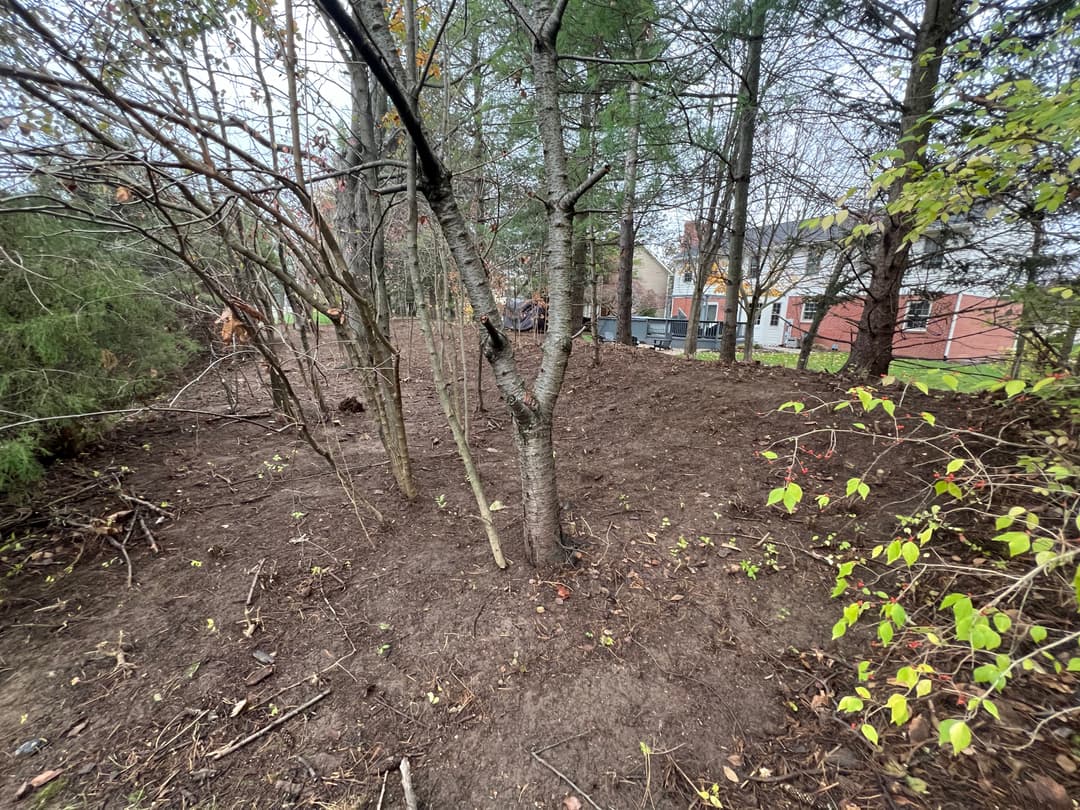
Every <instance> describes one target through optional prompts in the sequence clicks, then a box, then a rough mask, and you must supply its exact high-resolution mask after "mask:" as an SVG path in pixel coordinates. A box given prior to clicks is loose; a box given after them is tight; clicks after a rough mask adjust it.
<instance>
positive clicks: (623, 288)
mask: <svg viewBox="0 0 1080 810" xmlns="http://www.w3.org/2000/svg"><path fill="white" fill-rule="evenodd" d="M640 104H641V83H640V82H639V81H638V80H637V78H636V77H635V78H632V79H631V80H630V90H629V116H630V130H629V132H628V133H627V145H626V178H625V180H626V186H625V189H624V191H623V200H622V211H621V216H620V219H619V275H618V280H617V282H616V305H615V319H616V324H615V340H617V341H618V342H619V343H625V344H626V345H630V344H632V343H633V342H634V338H633V334H632V329H631V325H632V322H633V316H634V237H635V235H636V234H635V232H634V207H635V202H636V200H635V197H636V195H637V167H638V139H639V136H640V133H641V115H640V112H641V110H640Z"/></svg>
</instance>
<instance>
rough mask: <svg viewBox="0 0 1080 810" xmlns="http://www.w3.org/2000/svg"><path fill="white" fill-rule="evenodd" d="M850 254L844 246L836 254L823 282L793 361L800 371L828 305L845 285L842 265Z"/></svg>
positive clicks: (804, 364)
mask: <svg viewBox="0 0 1080 810" xmlns="http://www.w3.org/2000/svg"><path fill="white" fill-rule="evenodd" d="M850 255H851V251H850V248H844V249H843V250H841V251H840V252H839V253H838V254H837V256H836V261H835V262H834V263H833V268H832V272H831V273H829V280H828V281H826V282H825V291H824V292H823V293H822V294H821V296H820V298H819V299H818V305H817V309H816V310H815V311H814V317H813V318H812V319H811V321H810V328H809V329H807V330H806V334H805V335H804V336H803V339H802V342H801V345H800V346H799V359H798V361H797V362H796V363H795V368H797V369H799V370H800V371H806V365H807V363H809V362H810V352H811V351H813V349H814V340H815V339H816V338H817V333H818V330H819V329H820V328H821V322H822V321H823V320H825V315H826V314H827V313H828V311H829V307H831V306H833V305H834V304H835V303H836V301H837V296H838V295H839V294H840V291H841V290H842V289H843V288H844V287H845V286H846V282H847V280H846V279H845V278H844V265H845V264H846V263H847V260H848V257H849V256H850Z"/></svg>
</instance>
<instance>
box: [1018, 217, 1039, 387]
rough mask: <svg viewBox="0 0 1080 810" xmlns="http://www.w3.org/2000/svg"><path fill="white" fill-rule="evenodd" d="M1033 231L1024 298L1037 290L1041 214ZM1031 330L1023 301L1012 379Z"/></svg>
mask: <svg viewBox="0 0 1080 810" xmlns="http://www.w3.org/2000/svg"><path fill="white" fill-rule="evenodd" d="M1031 227H1032V229H1033V231H1034V232H1033V233H1032V236H1031V255H1030V256H1028V257H1027V259H1026V260H1025V261H1024V298H1025V299H1028V298H1030V297H1031V296H1032V295H1033V294H1034V293H1035V291H1036V290H1037V287H1036V282H1037V281H1038V278H1039V269H1040V267H1041V266H1042V261H1043V258H1042V252H1043V242H1044V240H1045V238H1046V224H1045V222H1044V221H1043V217H1042V215H1041V214H1038V215H1036V216H1035V217H1034V218H1033V219H1032V221H1031ZM1030 330H1031V307H1030V306H1029V302H1028V301H1025V304H1024V308H1023V309H1022V310H1021V312H1020V327H1019V329H1017V332H1016V354H1015V355H1014V357H1013V364H1012V370H1011V371H1010V372H1009V376H1010V377H1012V378H1013V379H1018V378H1019V377H1020V372H1021V369H1022V368H1023V366H1024V351H1025V349H1026V348H1027V336H1028V332H1029V331H1030Z"/></svg>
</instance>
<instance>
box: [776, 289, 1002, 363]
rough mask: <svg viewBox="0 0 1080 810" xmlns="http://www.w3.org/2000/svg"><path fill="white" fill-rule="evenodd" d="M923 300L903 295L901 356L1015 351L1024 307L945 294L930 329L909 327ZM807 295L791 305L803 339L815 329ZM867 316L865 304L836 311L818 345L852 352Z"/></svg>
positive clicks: (966, 356)
mask: <svg viewBox="0 0 1080 810" xmlns="http://www.w3.org/2000/svg"><path fill="white" fill-rule="evenodd" d="M919 300H922V299H921V298H920V297H919V296H914V295H903V296H901V297H900V315H899V318H898V319H897V331H896V335H895V337H894V338H893V353H894V355H895V356H896V357H905V358H913V359H922V360H975V359H983V358H989V357H1000V356H1001V355H1004V354H1005V353H1007V352H1009V351H1010V350H1011V349H1012V347H1013V343H1014V341H1015V334H1014V332H1013V330H1012V329H1011V328H1010V327H1009V324H1012V323H1015V320H1016V318H1017V315H1018V308H1017V307H1016V306H1013V305H1009V304H1007V303H1005V302H1002V301H1000V300H999V299H995V298H988V297H984V296H978V295H971V294H965V293H959V294H956V293H954V294H950V295H943V296H940V297H939V298H937V299H935V300H934V301H933V302H932V304H931V308H930V315H929V318H928V320H927V323H926V328H925V329H909V328H907V325H906V321H907V311H908V304H909V303H910V302H914V301H919ZM802 308H803V296H799V295H797V296H792V297H791V298H790V299H789V301H788V308H787V312H786V317H787V319H788V320H789V321H790V322H791V324H792V326H791V337H793V338H794V339H795V340H796V341H798V340H801V339H802V337H803V336H804V335H805V334H806V332H807V330H808V329H809V328H810V322H809V321H804V320H802ZM861 314H862V302H861V301H849V302H845V303H843V304H838V305H836V306H834V307H832V308H831V309H830V310H829V312H828V313H827V314H826V315H825V317H824V318H823V319H822V322H821V326H820V327H819V328H818V334H817V338H816V339H815V341H814V345H815V346H818V347H820V348H825V349H832V348H834V347H835V348H836V349H838V350H841V351H847V350H848V349H850V348H851V344H852V343H853V342H854V340H855V335H856V333H857V332H858V328H859V317H860V316H861Z"/></svg>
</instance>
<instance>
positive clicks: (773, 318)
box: [769, 301, 781, 326]
mask: <svg viewBox="0 0 1080 810" xmlns="http://www.w3.org/2000/svg"><path fill="white" fill-rule="evenodd" d="M780 309H781V306H780V302H779V301H774V302H773V304H772V309H770V310H769V326H779V325H780Z"/></svg>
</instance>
